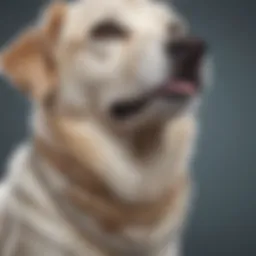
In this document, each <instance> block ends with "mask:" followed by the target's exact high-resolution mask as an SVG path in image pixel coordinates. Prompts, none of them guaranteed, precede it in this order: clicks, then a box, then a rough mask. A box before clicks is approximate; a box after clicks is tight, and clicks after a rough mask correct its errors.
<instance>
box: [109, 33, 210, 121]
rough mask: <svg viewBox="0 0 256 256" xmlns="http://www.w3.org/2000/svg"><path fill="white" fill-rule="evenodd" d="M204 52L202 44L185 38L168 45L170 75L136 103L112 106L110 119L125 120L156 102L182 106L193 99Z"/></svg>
mask: <svg viewBox="0 0 256 256" xmlns="http://www.w3.org/2000/svg"><path fill="white" fill-rule="evenodd" d="M205 50H206V44H205V42H204V41H202V40H200V39H195V38H186V39H183V40H180V41H176V42H172V43H171V44H170V45H169V46H168V54H169V55H171V57H172V60H173V65H172V66H173V67H172V72H171V73H172V75H171V76H170V77H168V78H167V79H166V80H165V82H163V83H162V84H160V85H159V86H158V87H157V89H155V90H153V91H151V92H149V93H147V94H145V95H143V96H141V97H139V98H137V99H132V100H127V101H122V102H116V103H115V104H113V105H112V107H111V114H112V116H113V117H115V118H117V119H125V118H128V117H130V116H132V115H134V114H137V113H138V112H140V111H142V110H143V109H144V108H145V107H146V106H148V105H149V104H150V103H151V102H152V101H154V100H156V99H164V100H170V101H178V102H183V101H186V100H188V99H190V98H191V97H193V96H195V95H197V94H198V93H199V92H200V89H201V87H202V85H201V81H200V67H201V65H202V63H201V62H202V58H203V56H204V53H205Z"/></svg>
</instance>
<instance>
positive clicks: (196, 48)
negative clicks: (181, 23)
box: [166, 37, 206, 59]
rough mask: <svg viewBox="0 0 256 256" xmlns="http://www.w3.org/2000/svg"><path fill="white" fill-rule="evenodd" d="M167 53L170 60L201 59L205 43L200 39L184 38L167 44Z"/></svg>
mask: <svg viewBox="0 0 256 256" xmlns="http://www.w3.org/2000/svg"><path fill="white" fill-rule="evenodd" d="M166 48H167V53H168V55H169V56H170V57H172V58H181V57H182V58H196V59H197V58H201V57H202V56H203V55H204V53H205V51H206V42H205V41H204V40H202V39H200V38H194V37H185V38H182V39H179V40H177V41H172V42H168V43H167V47H166Z"/></svg>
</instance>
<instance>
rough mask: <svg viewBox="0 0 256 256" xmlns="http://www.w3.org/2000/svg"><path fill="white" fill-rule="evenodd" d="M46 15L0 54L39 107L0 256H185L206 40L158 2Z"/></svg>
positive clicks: (13, 179)
mask: <svg viewBox="0 0 256 256" xmlns="http://www.w3.org/2000/svg"><path fill="white" fill-rule="evenodd" d="M42 16H43V17H42V19H40V22H39V24H37V25H34V26H32V27H30V28H28V29H27V30H26V31H24V32H22V33H21V35H20V36H19V37H18V38H17V39H16V40H14V43H12V44H10V45H8V46H7V47H6V49H3V51H2V52H1V55H0V57H1V63H2V73H3V74H4V75H5V76H6V77H7V78H9V79H10V80H11V81H12V82H13V83H14V84H15V85H16V86H17V87H18V88H19V89H20V90H22V91H25V92H26V93H27V94H28V95H29V96H30V97H31V99H32V100H33V103H34V105H33V114H32V118H31V119H32V131H33V133H32V134H33V136H32V138H31V140H30V141H29V142H28V143H26V144H24V145H22V146H21V147H20V148H19V149H18V150H17V152H16V153H15V154H14V156H13V157H12V158H11V161H10V166H9V168H8V170H9V171H8V175H7V176H6V178H5V179H4V181H3V183H2V187H1V190H0V255H1V256H34V255H37V256H43V255H47V256H57V255H60V256H64V255H68V256H71V255H74V256H75V255H76V256H94V255H95V256H99V255H104V256H106V255H111V256H114V255H139V256H149V255H152V256H158V255H163V256H167V255H170V256H177V255H178V254H179V242H180V237H181V233H182V226H183V223H184V219H185V216H186V213H187V210H188V205H189V198H190V194H191V189H190V179H189V172H188V169H189V168H188V165H189V159H190V157H191V149H192V146H193V141H194V138H195V135H196V130H197V128H196V120H195V111H196V108H197V105H198V104H197V103H198V97H199V93H200V91H201V88H202V83H201V77H200V70H201V60H202V57H203V55H204V51H205V43H204V42H203V41H202V40H200V39H198V38H194V37H193V38H192V37H190V36H188V34H187V28H186V26H185V23H184V21H183V19H182V18H181V16H180V15H178V14H177V12H176V11H175V10H174V8H173V7H167V6H165V5H164V4H163V3H159V2H157V1H156V2H154V1H149V0H108V1H105V0H85V1H82V0H80V1H74V2H71V3H65V2H59V3H53V4H50V6H49V7H48V8H47V9H46V10H45V12H44V14H43V15H42Z"/></svg>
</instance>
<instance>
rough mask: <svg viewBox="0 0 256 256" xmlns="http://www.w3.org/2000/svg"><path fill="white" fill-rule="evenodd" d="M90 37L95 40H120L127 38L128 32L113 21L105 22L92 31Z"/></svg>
mask: <svg viewBox="0 0 256 256" xmlns="http://www.w3.org/2000/svg"><path fill="white" fill-rule="evenodd" d="M91 36H92V37H93V38H95V39H113V38H115V39H122V38H126V37H127V36H128V31H127V30H126V29H125V28H124V27H122V26H121V25H118V24H116V23H115V22H113V21H105V22H102V23H100V24H98V25H97V26H95V27H94V28H93V29H92V31H91Z"/></svg>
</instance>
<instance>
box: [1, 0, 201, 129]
mask: <svg viewBox="0 0 256 256" xmlns="http://www.w3.org/2000/svg"><path fill="white" fill-rule="evenodd" d="M204 52H205V43H204V41H202V40H201V39H199V38H195V37H191V36H189V35H188V32H187V28H186V25H185V22H184V21H183V19H182V17H181V16H180V15H179V14H178V13H177V12H176V11H175V10H174V8H173V7H170V6H169V7H167V6H165V5H164V4H163V3H159V2H157V1H150V0H108V1H105V0H86V1H82V0H80V1H75V2H72V3H55V4H51V5H50V7H49V8H47V10H46V11H45V14H44V15H43V19H42V20H40V24H39V25H38V26H33V27H31V28H30V29H28V30H27V31H25V32H24V33H22V34H21V35H20V37H18V38H17V39H16V41H15V42H14V43H13V44H11V45H10V46H8V47H7V48H6V49H5V50H3V52H2V55H1V62H2V68H3V72H4V73H5V74H6V75H7V77H9V78H11V79H12V80H13V82H14V83H15V84H17V85H18V86H19V88H20V89H23V90H26V91H27V92H28V93H30V95H32V98H33V99H34V100H36V101H37V102H39V105H44V103H45V101H47V100H48V99H49V97H50V98H52V96H53V95H54V102H55V104H56V105H57V106H58V107H59V109H61V110H62V111H65V110H67V111H70V110H72V111H73V113H79V115H81V116H83V115H84V116H86V118H88V115H89V116H90V118H92V119H95V120H96V121H99V122H104V125H110V126H111V127H119V128H121V129H124V128H125V129H127V128H129V129H135V127H139V126H141V125H144V124H146V123H148V122H163V121H167V120H168V119H170V118H171V117H172V116H173V115H175V114H176V113H177V111H181V109H184V107H185V106H187V105H188V104H189V102H191V101H192V100H193V99H194V98H195V97H196V96H197V95H198V94H199V93H200V90H201V87H202V84H201V81H200V66H201V60H202V57H203V55H204Z"/></svg>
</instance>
